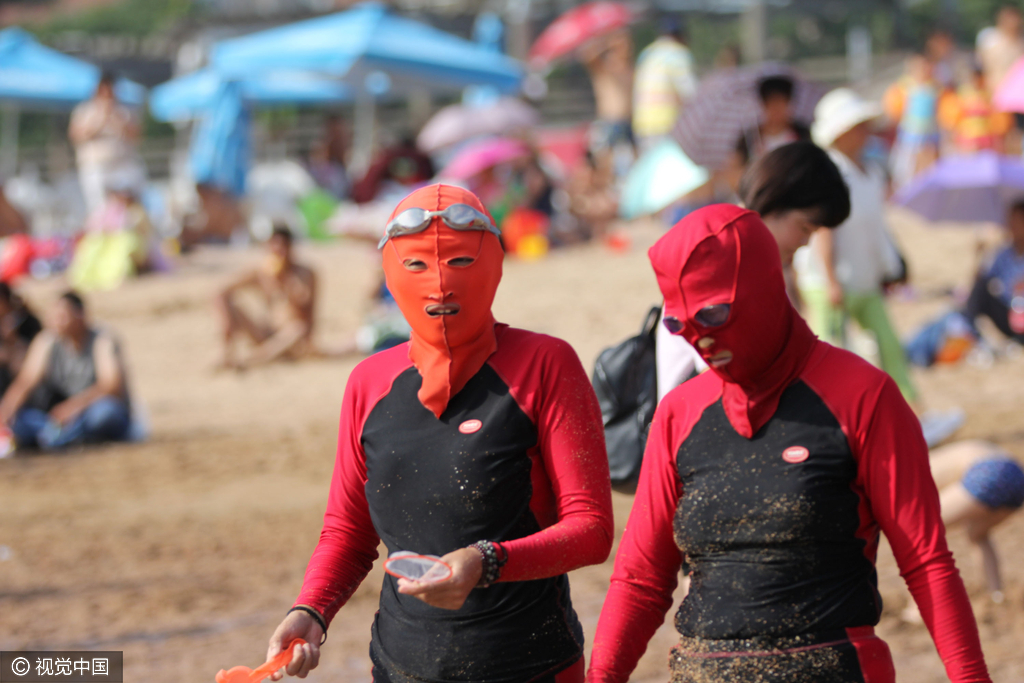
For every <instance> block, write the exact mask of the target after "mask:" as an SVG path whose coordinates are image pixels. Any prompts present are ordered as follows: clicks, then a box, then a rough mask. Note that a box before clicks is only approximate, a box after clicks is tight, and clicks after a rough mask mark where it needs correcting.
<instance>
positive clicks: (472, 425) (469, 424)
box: [459, 420, 484, 434]
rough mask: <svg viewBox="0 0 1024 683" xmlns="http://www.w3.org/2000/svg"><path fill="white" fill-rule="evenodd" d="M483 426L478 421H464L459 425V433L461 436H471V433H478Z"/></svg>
mask: <svg viewBox="0 0 1024 683" xmlns="http://www.w3.org/2000/svg"><path fill="white" fill-rule="evenodd" d="M483 426H484V423H483V422H481V421H480V420H466V421H465V422H463V423H462V424H460V425H459V431H460V432H462V433H463V434H472V433H473V432H479V431H480V428H481V427H483Z"/></svg>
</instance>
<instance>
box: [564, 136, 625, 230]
mask: <svg viewBox="0 0 1024 683" xmlns="http://www.w3.org/2000/svg"><path fill="white" fill-rule="evenodd" d="M568 192H569V202H570V204H569V207H570V208H569V210H570V211H571V212H572V215H573V216H575V217H576V219H577V220H578V221H579V224H580V229H581V231H582V234H583V235H584V236H585V237H589V238H593V239H602V238H603V237H604V236H605V235H606V234H607V233H608V229H609V227H610V225H611V223H612V221H614V220H615V219H616V218H617V217H618V215H619V202H618V199H617V198H616V197H617V196H618V195H617V192H616V191H615V177H614V173H613V172H612V163H611V159H610V158H609V157H608V156H607V155H605V156H596V155H594V154H593V153H591V152H590V150H587V152H586V153H585V154H584V161H583V163H581V164H579V165H578V166H577V167H576V169H575V170H574V171H573V174H572V176H571V177H570V178H569V184H568Z"/></svg>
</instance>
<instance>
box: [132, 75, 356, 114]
mask: <svg viewBox="0 0 1024 683" xmlns="http://www.w3.org/2000/svg"><path fill="white" fill-rule="evenodd" d="M228 80H229V79H226V78H225V77H224V76H223V75H222V74H220V73H218V72H217V71H215V70H214V69H203V70H201V71H195V72H193V73H190V74H187V75H185V76H180V77H178V78H175V79H173V80H170V81H167V82H166V83H161V84H160V85H158V86H156V87H155V88H153V90H152V92H151V93H150V97H149V110H150V112H152V114H153V116H154V117H155V118H157V119H159V120H161V121H187V120H190V119H194V118H199V117H200V116H202V115H203V114H204V113H205V112H206V111H207V110H208V109H210V107H211V106H212V105H213V104H214V102H215V100H216V98H217V96H218V94H219V93H220V91H221V87H222V86H223V85H224V84H225V83H226V82H227V81H228ZM239 94H240V95H241V97H242V100H243V102H245V104H246V105H249V106H253V107H278V106H287V105H323V104H339V103H342V102H351V101H352V99H353V95H352V89H351V88H350V87H348V86H346V85H345V84H344V83H340V82H339V81H337V80H333V79H329V78H325V77H324V76H321V75H316V74H311V73H308V72H292V71H287V72H283V71H277V72H272V73H268V74H265V75H263V76H261V77H259V78H246V79H242V80H240V81H239Z"/></svg>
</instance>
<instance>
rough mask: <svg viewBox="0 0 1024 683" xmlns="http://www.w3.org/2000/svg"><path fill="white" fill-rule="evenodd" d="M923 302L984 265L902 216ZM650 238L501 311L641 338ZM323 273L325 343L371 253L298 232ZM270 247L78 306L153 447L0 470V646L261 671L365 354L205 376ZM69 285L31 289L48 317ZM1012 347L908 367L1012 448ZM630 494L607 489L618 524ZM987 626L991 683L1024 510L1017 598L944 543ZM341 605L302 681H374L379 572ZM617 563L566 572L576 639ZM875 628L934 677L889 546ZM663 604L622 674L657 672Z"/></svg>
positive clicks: (572, 252) (1012, 623)
mask: <svg viewBox="0 0 1024 683" xmlns="http://www.w3.org/2000/svg"><path fill="white" fill-rule="evenodd" d="M892 218H893V227H894V231H895V233H896V235H897V237H898V239H899V241H900V243H901V244H902V246H903V248H904V250H905V252H906V255H907V258H908V261H909V264H910V269H911V274H912V277H913V279H914V286H915V291H916V295H915V296H914V297H912V298H901V299H898V300H894V301H893V302H892V312H893V316H894V318H895V322H896V325H897V327H898V328H899V330H900V332H901V333H903V334H906V333H907V332H908V331H910V330H913V329H914V328H915V327H916V326H917V325H918V324H919V323H920V322H922V321H923V320H925V319H927V318H928V317H929V316H931V315H933V314H934V313H935V312H936V311H938V310H941V309H942V308H943V307H944V306H948V305H949V302H950V297H949V291H950V289H951V288H952V287H954V286H965V285H967V284H968V283H969V281H970V276H971V273H972V271H973V268H974V264H975V260H974V243H975V239H976V237H975V232H974V231H973V230H971V229H967V228H963V227H957V226H944V227H929V226H926V225H924V224H922V223H920V222H918V221H916V220H915V219H913V218H912V217H910V216H908V215H906V214H902V213H894V214H893V216H892ZM658 234H659V232H658V229H657V228H656V227H655V226H653V225H639V226H633V228H632V238H633V246H632V248H631V249H630V250H629V251H628V252H626V253H624V254H613V253H611V252H609V251H608V250H606V249H605V248H603V247H601V246H596V245H588V246H583V247H578V248H573V249H567V250H563V251H560V252H555V253H552V254H550V255H549V256H548V257H547V258H545V259H543V260H540V261H537V262H520V261H508V262H507V263H506V266H505V276H504V280H503V282H502V284H501V287H500V289H499V292H498V297H497V301H496V304H495V315H496V317H497V318H498V319H499V320H501V321H503V322H507V323H509V324H512V325H514V326H517V327H524V328H527V329H531V330H536V331H539V332H545V333H548V334H552V335H555V336H558V337H561V338H563V339H565V340H567V341H569V342H570V343H571V344H572V345H573V347H574V348H575V349H576V351H577V353H578V354H579V357H580V359H581V360H582V362H583V364H584V366H586V367H587V368H588V370H589V369H590V368H592V366H593V362H594V359H595V357H596V356H597V354H598V353H599V351H600V350H601V349H602V348H604V347H606V346H609V345H611V344H614V343H617V342H619V341H620V340H622V339H624V338H625V337H627V336H628V335H631V334H635V333H636V331H637V329H638V328H639V326H640V324H641V322H642V320H643V318H644V315H645V313H646V311H647V309H648V308H649V307H650V306H652V305H655V304H657V303H658V293H657V287H656V284H655V281H654V276H653V274H652V273H651V270H650V267H649V265H648V263H647V258H646V248H647V246H649V245H650V244H651V243H652V242H653V241H654V240H655V239H656V237H657V235H658ZM299 254H300V256H301V258H303V259H304V260H306V261H309V262H311V263H312V264H314V265H315V266H316V268H317V269H318V271H319V274H320V278H321V285H322V299H321V302H320V306H319V315H320V317H319V320H320V327H319V331H318V335H319V337H320V339H321V340H322V341H323V342H324V343H325V344H328V345H330V344H338V343H341V342H343V341H344V340H346V339H347V338H349V337H350V335H352V334H353V333H354V332H355V329H356V328H357V327H358V325H359V321H360V319H361V315H362V312H363V310H362V309H363V307H364V305H365V300H366V296H365V293H366V292H367V291H368V290H369V289H370V288H371V287H372V286H373V285H374V282H375V279H376V277H377V272H376V263H377V257H376V254H375V253H374V251H373V249H372V247H367V246H364V245H360V244H353V243H345V242H341V243H335V244H330V245H311V244H303V245H302V246H301V247H300V248H299ZM259 258H260V252H259V251H258V250H257V249H255V248H254V249H251V250H248V251H230V250H212V249H207V250H202V251H200V252H198V253H195V254H193V255H191V256H189V257H188V258H187V259H186V260H185V261H184V262H183V263H182V264H181V266H180V268H179V269H178V271H177V272H175V273H173V274H171V275H162V276H151V277H146V278H142V279H139V280H137V281H134V282H131V283H129V284H127V285H125V286H124V287H123V288H121V289H120V290H117V291H114V292H109V293H102V294H96V295H92V296H90V297H89V298H88V302H89V305H90V306H91V310H92V313H93V315H94V317H95V318H96V319H97V320H99V321H102V322H103V323H105V324H107V325H109V326H110V327H111V328H113V329H114V330H115V331H116V332H117V333H118V334H119V335H120V337H121V338H122V340H123V342H124V345H125V349H126V352H127V357H128V359H129V362H130V363H131V368H132V377H131V380H132V390H133V393H134V394H135V395H136V396H137V397H139V398H140V399H141V401H142V403H143V405H144V406H145V410H146V412H147V413H148V416H149V421H150V423H151V426H152V438H151V439H150V440H149V441H148V442H147V443H143V444H122V445H115V446H109V447H103V448H94V449H85V450H77V451H74V452H72V453H69V454H67V455H63V456H45V457H29V458H15V459H12V460H6V461H0V510H2V514H0V546H7V547H8V548H9V553H8V555H9V557H8V559H6V560H3V561H0V650H15V649H33V648H36V647H38V648H46V649H107V650H123V651H124V655H125V679H124V680H125V681H148V682H150V683H170V682H172V681H175V682H186V681H187V682H189V683H191V682H199V681H212V680H213V677H214V674H215V673H216V672H217V670H218V669H221V668H229V667H231V666H234V665H236V664H246V665H249V666H256V665H257V664H258V663H260V662H261V661H262V660H263V656H264V653H265V650H266V641H267V639H268V638H269V636H270V634H271V632H272V631H273V629H274V627H275V626H276V624H277V623H278V622H279V621H280V619H281V618H282V616H283V615H284V613H285V611H286V610H287V609H288V607H289V606H290V605H291V603H292V601H293V599H294V597H295V595H296V594H297V592H298V590H299V586H300V584H301V581H302V576H303V571H304V569H305V565H306V561H307V560H308V558H309V554H310V552H311V551H312V549H313V547H314V546H315V544H316V542H317V538H318V534H319V531H320V525H321V518H322V515H323V511H324V506H325V501H326V495H327V488H328V485H329V480H330V475H331V470H332V467H333V462H334V441H335V438H336V430H337V417H338V411H339V406H340V403H341V398H342V393H343V391H344V387H345V381H346V378H347V376H348V374H349V372H350V370H351V369H352V367H353V366H354V365H355V363H356V362H357V360H358V359H356V358H352V359H346V360H310V361H302V362H296V363H284V364H279V365H275V366H272V367H268V368H263V369H255V370H251V371H248V372H245V373H240V374H239V373H232V372H221V373H215V372H213V370H212V367H213V365H214V362H215V360H216V357H217V343H218V342H217V335H218V333H217V329H216V325H215V320H214V317H213V312H212V304H211V301H212V297H213V294H214V292H215V291H216V289H217V287H218V286H219V285H220V284H221V283H223V282H225V281H226V279H227V278H229V277H230V276H231V274H232V273H233V272H235V271H236V270H237V269H239V268H241V267H243V266H244V265H245V264H247V263H253V262H255V261H256V260H257V259H259ZM62 289H63V286H62V284H61V283H60V282H59V281H48V282H30V283H26V285H25V292H26V296H27V298H28V300H29V301H30V302H31V303H32V304H33V306H35V307H36V308H37V309H39V310H46V309H47V308H48V306H49V304H50V302H52V301H53V299H54V298H55V297H56V296H57V295H58V294H59V292H60V291H61V290H62ZM1022 378H1024V358H1022V357H1016V358H1009V359H1000V360H998V361H997V362H996V364H995V366H993V367H991V368H988V369H985V368H980V367H976V366H973V365H969V364H966V363H963V364H960V365H958V366H955V367H943V368H937V369H932V370H928V371H920V370H916V371H915V380H916V381H917V382H918V384H919V386H920V389H921V393H922V395H923V397H924V401H925V403H926V405H927V406H928V407H930V408H948V407H951V406H960V407H962V408H963V409H964V410H965V411H966V414H967V423H966V425H965V427H964V428H963V429H962V430H961V432H960V433H959V434H958V435H957V436H958V438H968V437H970V438H984V439H989V440H992V441H994V442H996V443H998V444H999V445H1001V446H1002V447H1004V448H1006V449H1007V450H1008V451H1009V452H1011V453H1012V454H1014V455H1015V456H1017V457H1018V458H1022V459H1024V416H1022V412H1021V409H1020V406H1021V405H1024V381H1022ZM631 503H632V499H631V498H630V497H628V496H624V495H620V494H616V495H615V514H616V528H617V531H618V533H619V534H620V535H621V532H622V529H623V527H624V526H625V523H626V520H627V516H628V513H629V509H630V505H631ZM950 541H951V545H952V548H953V551H954V553H955V555H956V556H957V560H958V565H959V566H960V568H961V571H962V573H963V574H964V577H965V581H966V584H967V587H968V591H969V593H970V595H971V598H972V601H973V604H974V609H975V612H976V614H977V617H978V621H979V625H980V628H981V633H982V642H983V645H984V649H985V654H986V656H987V658H988V663H989V667H990V669H991V671H992V673H993V680H995V681H997V682H998V683H1016V682H1017V681H1020V680H1024V657H1022V656H1021V653H1020V642H1021V639H1022V638H1024V515H1017V516H1016V517H1015V518H1013V519H1011V520H1010V521H1009V522H1008V523H1007V524H1005V525H1003V526H1002V527H1000V528H999V529H998V530H997V531H996V532H995V541H996V544H997V547H998V549H999V551H1000V553H1001V555H1002V558H1003V570H1004V580H1005V583H1006V585H1007V591H1006V592H1007V600H1006V602H1005V603H1004V604H1002V605H994V604H992V603H991V602H990V600H989V599H988V597H987V595H986V593H985V591H984V582H983V577H982V575H981V571H980V567H978V566H977V564H976V559H975V557H974V556H973V555H972V554H971V553H970V548H969V547H968V544H967V541H966V538H965V536H964V534H963V532H960V531H957V532H953V533H951V535H950ZM379 565H380V562H378V563H377V566H375V568H374V570H373V571H372V572H371V574H370V576H369V577H368V578H367V580H366V581H365V582H364V583H363V585H362V586H361V588H360V589H359V590H358V592H357V593H356V594H355V596H354V597H353V599H352V601H351V602H350V603H349V604H348V605H347V606H346V607H345V608H343V610H342V611H341V612H340V614H339V615H338V617H337V618H336V619H335V621H334V624H333V626H332V628H331V630H330V637H329V638H328V641H327V644H326V645H325V646H324V649H323V655H322V658H321V663H320V667H319V668H318V669H317V670H316V671H314V672H313V673H312V674H311V675H310V677H309V678H308V679H307V680H310V681H324V682H326V681H346V682H347V683H361V682H365V681H369V680H370V678H369V667H370V662H369V658H368V656H367V649H368V644H369V633H370V623H371V621H372V618H373V614H374V611H375V609H376V603H377V593H378V590H379V586H380V582H381V576H382V571H381V569H380V566H379ZM611 570H612V560H611V559H609V560H608V561H607V562H605V563H604V564H603V565H600V566H596V567H589V568H586V569H582V570H579V571H577V572H574V573H573V574H572V575H571V582H572V592H573V602H574V605H575V607H576V610H577V611H578V612H579V614H580V617H581V619H582V621H583V624H584V628H585V631H586V634H587V638H588V647H589V643H590V640H591V639H592V637H593V633H594V629H595V627H596V624H597V618H598V614H599V612H600V609H601V605H602V601H603V597H604V594H605V592H606V590H607V586H608V578H609V575H610V573H611ZM879 583H880V588H881V592H882V594H883V597H884V599H885V611H884V615H883V618H882V623H881V626H880V627H879V632H880V633H881V635H882V636H883V637H884V638H885V639H886V640H887V641H888V643H889V646H890V648H891V649H892V652H893V656H894V659H895V661H896V667H897V671H898V675H899V680H900V681H902V682H903V683H930V682H932V681H941V680H945V678H944V672H943V668H942V665H941V662H940V661H939V658H938V656H937V655H936V653H935V650H934V647H933V645H932V643H931V639H930V637H929V636H928V633H927V631H926V630H925V628H924V627H923V626H917V625H910V624H905V623H903V622H901V621H900V620H899V618H898V615H899V613H900V611H901V610H902V609H903V608H904V607H905V606H906V605H907V603H908V601H909V595H908V593H907V592H906V589H905V588H904V586H903V582H902V580H901V579H900V577H899V573H898V570H897V568H896V566H895V563H894V561H893V559H892V556H891V554H890V553H889V551H888V548H887V547H886V546H885V545H884V544H883V548H882V550H881V556H880V560H879ZM673 634H674V632H673V630H672V628H671V614H670V615H669V618H668V620H667V623H666V625H665V626H663V627H662V629H661V630H660V631H659V632H658V634H657V636H656V638H655V639H654V640H653V641H652V643H651V645H650V647H649V648H648V651H647V654H646V655H645V657H644V659H643V660H642V662H641V664H640V666H639V668H638V669H637V671H636V672H635V674H634V676H633V680H634V681H644V682H647V681H651V682H653V681H664V680H667V678H668V673H667V657H668V650H669V648H670V647H671V645H672V644H673V641H674V640H675V638H674V635H673Z"/></svg>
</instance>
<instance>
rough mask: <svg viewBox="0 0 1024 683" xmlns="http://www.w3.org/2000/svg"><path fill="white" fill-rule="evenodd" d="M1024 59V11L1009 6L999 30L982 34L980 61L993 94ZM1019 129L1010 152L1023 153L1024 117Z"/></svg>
mask: <svg viewBox="0 0 1024 683" xmlns="http://www.w3.org/2000/svg"><path fill="white" fill-rule="evenodd" d="M1022 56H1024V35H1022V17H1021V12H1020V9H1019V8H1018V7H1017V6H1016V5H1012V4H1009V3H1006V4H1004V5H1003V6H1002V7H1000V8H999V11H998V13H997V14H996V22H995V26H994V27H991V28H987V29H984V30H983V31H982V32H981V33H979V34H978V43H977V57H978V61H979V62H980V64H981V68H982V70H983V71H984V72H985V84H986V85H987V86H988V87H989V88H991V90H992V92H995V91H996V90H998V89H999V86H1000V85H1002V83H1003V80H1004V79H1005V78H1006V76H1007V74H1008V73H1010V69H1012V68H1013V65H1014V64H1015V63H1016V62H1017V60H1018V59H1020V58H1021V57H1022ZM1014 118H1015V120H1016V127H1015V130H1014V133H1013V135H1012V136H1011V139H1010V140H1008V141H1007V142H1008V145H1009V149H1011V150H1013V151H1014V152H1019V151H1020V148H1021V143H1020V141H1021V133H1020V131H1021V130H1022V129H1024V115H1021V114H1016V115H1015V117H1014Z"/></svg>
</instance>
